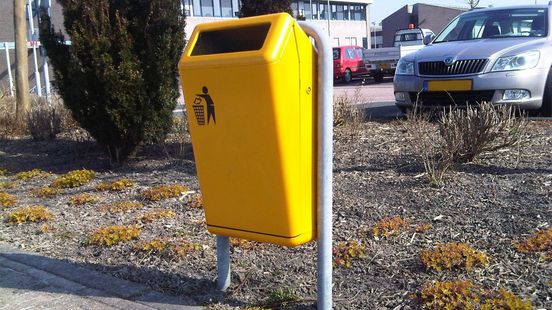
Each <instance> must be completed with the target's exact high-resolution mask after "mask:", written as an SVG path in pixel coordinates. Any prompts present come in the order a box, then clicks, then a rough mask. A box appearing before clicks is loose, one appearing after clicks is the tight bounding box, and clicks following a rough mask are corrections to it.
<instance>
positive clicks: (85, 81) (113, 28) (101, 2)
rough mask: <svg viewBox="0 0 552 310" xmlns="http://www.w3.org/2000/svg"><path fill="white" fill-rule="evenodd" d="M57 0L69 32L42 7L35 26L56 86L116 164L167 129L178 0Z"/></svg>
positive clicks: (174, 92)
mask: <svg viewBox="0 0 552 310" xmlns="http://www.w3.org/2000/svg"><path fill="white" fill-rule="evenodd" d="M58 1H59V3H60V4H61V5H62V7H63V16H64V26H65V30H66V32H67V34H68V35H69V38H64V37H63V35H62V34H61V32H60V31H59V30H56V29H54V28H53V26H52V24H51V21H50V19H49V17H48V15H47V14H45V12H43V13H42V22H41V25H40V28H41V29H40V35H41V41H42V44H43V45H44V47H45V48H46V51H47V53H48V57H49V58H50V60H51V63H52V67H53V69H54V75H55V79H56V84H55V86H56V87H57V89H58V91H59V93H60V95H61V97H62V98H63V101H64V103H65V105H66V106H67V107H68V108H69V109H70V110H71V112H72V114H73V117H74V118H75V120H76V121H77V122H78V123H79V124H80V125H81V126H82V127H83V128H84V129H86V130H87V131H88V132H89V133H90V134H91V135H92V137H93V138H94V139H95V140H96V141H97V142H98V143H99V144H100V145H101V146H102V147H103V148H104V149H105V151H106V152H107V154H108V155H109V157H110V159H111V162H112V163H113V164H121V163H122V162H123V161H124V160H125V159H126V158H127V157H128V156H130V155H132V154H133V153H134V152H135V151H136V149H137V147H138V146H139V145H141V144H142V143H144V142H145V141H151V142H158V141H162V140H163V139H164V138H165V136H166V135H167V133H168V132H169V130H170V127H171V120H172V111H173V110H174V107H175V105H176V100H177V98H178V96H179V91H178V79H177V76H178V70H177V66H178V60H179V58H180V55H181V53H182V50H183V48H184V23H185V22H184V15H183V13H182V11H181V7H180V1H179V0H94V1H90V0H58ZM66 40H70V41H71V44H70V45H68V44H65V41H66Z"/></svg>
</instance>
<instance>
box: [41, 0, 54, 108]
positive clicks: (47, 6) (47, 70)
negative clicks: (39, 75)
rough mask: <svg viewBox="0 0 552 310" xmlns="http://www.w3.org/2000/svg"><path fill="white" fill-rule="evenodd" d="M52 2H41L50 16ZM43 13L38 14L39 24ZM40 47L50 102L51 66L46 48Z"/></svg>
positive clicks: (45, 84) (49, 0)
mask: <svg viewBox="0 0 552 310" xmlns="http://www.w3.org/2000/svg"><path fill="white" fill-rule="evenodd" d="M51 3H52V0H41V2H40V7H41V8H42V9H45V10H46V11H47V14H48V16H51V15H50V12H51V11H50V6H51ZM41 13H42V12H39V14H38V23H39V24H40V14H41ZM40 48H41V51H42V53H41V55H42V63H43V68H42V71H43V73H44V87H45V92H46V100H48V103H50V94H51V92H52V89H51V85H50V68H49V66H48V57H46V49H44V47H43V46H41V47H40Z"/></svg>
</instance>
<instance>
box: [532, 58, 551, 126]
mask: <svg viewBox="0 0 552 310" xmlns="http://www.w3.org/2000/svg"><path fill="white" fill-rule="evenodd" d="M529 115H530V116H537V117H551V116H552V68H551V69H550V72H548V78H547V79H546V85H545V86H544V95H543V97H542V105H541V107H540V108H539V109H538V110H534V111H531V112H530V113H529Z"/></svg>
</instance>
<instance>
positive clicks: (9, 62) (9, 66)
mask: <svg viewBox="0 0 552 310" xmlns="http://www.w3.org/2000/svg"><path fill="white" fill-rule="evenodd" d="M4 50H5V51H6V65H7V68H8V80H9V82H10V96H12V97H13V96H14V94H13V76H12V72H11V60H10V50H9V48H8V43H4Z"/></svg>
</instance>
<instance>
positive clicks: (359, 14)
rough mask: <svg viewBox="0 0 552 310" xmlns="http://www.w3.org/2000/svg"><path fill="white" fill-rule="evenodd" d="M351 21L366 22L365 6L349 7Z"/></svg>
mask: <svg viewBox="0 0 552 310" xmlns="http://www.w3.org/2000/svg"><path fill="white" fill-rule="evenodd" d="M350 10H351V20H366V6H365V5H351V6H350Z"/></svg>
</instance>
